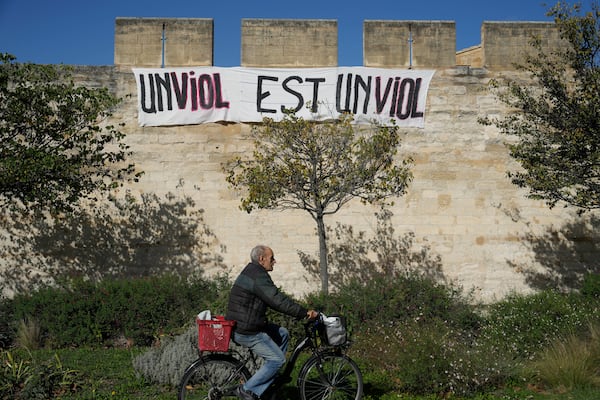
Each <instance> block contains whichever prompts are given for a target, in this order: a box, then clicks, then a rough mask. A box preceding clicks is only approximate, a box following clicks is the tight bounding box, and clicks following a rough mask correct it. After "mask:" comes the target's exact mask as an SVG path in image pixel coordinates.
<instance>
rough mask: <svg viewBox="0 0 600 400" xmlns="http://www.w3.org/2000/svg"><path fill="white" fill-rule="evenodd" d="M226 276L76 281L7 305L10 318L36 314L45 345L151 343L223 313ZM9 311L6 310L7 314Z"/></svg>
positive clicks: (42, 290) (170, 276) (22, 296)
mask: <svg viewBox="0 0 600 400" xmlns="http://www.w3.org/2000/svg"><path fill="white" fill-rule="evenodd" d="M227 282H228V281H227V279H226V278H222V279H219V280H213V281H206V280H202V279H199V278H196V279H191V280H189V281H187V280H186V279H185V278H181V277H178V276H173V275H164V276H155V277H148V278H138V279H130V280H104V281H102V282H100V283H93V282H90V281H82V280H79V281H75V282H74V283H73V284H72V285H71V286H70V287H69V288H67V289H61V288H43V289H40V290H38V291H36V292H33V293H30V294H21V295H18V296H16V297H15V298H14V299H12V300H7V301H5V302H4V303H3V307H6V308H9V310H10V312H9V315H10V316H11V320H13V321H19V320H20V319H22V318H27V317H34V318H35V319H36V320H37V321H38V323H39V326H40V329H41V331H42V335H43V336H44V338H45V344H46V346H50V347H65V346H82V345H104V344H108V345H128V346H130V345H132V344H136V345H150V344H152V343H153V342H154V341H156V340H157V339H158V338H160V337H161V335H163V334H166V333H169V332H172V331H176V330H177V329H179V328H181V327H182V326H184V325H185V324H187V323H190V322H191V321H193V320H194V317H195V315H196V314H197V313H198V312H200V311H202V310H204V309H212V310H214V311H213V312H215V313H217V312H220V313H223V312H224V311H225V304H226V303H225V301H226V296H227V293H228V288H229V285H228V283H227ZM7 314H8V313H7Z"/></svg>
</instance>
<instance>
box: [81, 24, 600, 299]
mask: <svg viewBox="0 0 600 400" xmlns="http://www.w3.org/2000/svg"><path fill="white" fill-rule="evenodd" d="M164 21H166V24H167V26H168V27H169V29H172V28H173V27H177V26H181V29H182V31H185V32H187V33H186V34H184V33H183V32H182V33H181V35H180V36H175V35H173V34H171V35H169V38H168V40H169V46H173V45H175V44H176V43H174V42H175V41H176V40H183V41H184V42H185V43H184V44H182V46H183V48H180V50H178V51H177V53H176V54H175V55H173V54H172V53H169V56H168V57H167V60H169V64H168V65H169V66H172V65H209V64H211V57H212V45H211V44H210V43H211V42H212V40H211V39H209V38H208V36H207V35H209V34H210V32H211V28H209V26H212V22H211V21H208V20H184V21H180V20H159V19H157V20H148V19H131V20H128V19H117V29H116V31H117V38H116V40H115V68H111V67H106V68H104V69H102V70H100V71H99V70H98V68H92V67H89V68H87V67H82V68H79V69H78V70H77V72H78V74H79V76H80V77H81V79H86V82H87V84H90V85H92V84H95V85H104V86H107V87H110V88H113V90H114V91H115V93H116V94H117V95H119V96H126V95H132V96H131V97H130V98H126V100H125V103H124V104H123V106H122V107H121V108H120V109H119V110H117V113H116V114H115V120H117V121H118V122H124V123H125V124H126V125H125V128H124V130H123V131H124V132H125V133H126V134H127V142H128V143H129V145H130V146H131V149H132V150H133V152H134V154H133V161H135V163H136V164H137V166H138V168H139V169H141V170H143V171H144V172H145V175H144V176H143V178H142V180H141V182H139V183H138V184H135V185H132V186H131V187H130V188H129V189H130V190H132V191H133V192H136V193H143V192H156V193H167V192H173V193H176V194H180V195H189V196H191V197H193V198H194V200H195V201H196V203H197V205H198V206H199V207H201V208H203V209H204V210H205V217H206V221H207V223H208V225H209V226H210V228H211V229H212V230H213V231H214V232H215V234H216V237H217V241H216V242H215V248H217V249H219V248H220V249H222V250H223V257H224V261H225V263H226V265H227V266H228V268H229V272H231V274H233V275H235V274H236V273H237V272H238V271H239V270H240V269H241V268H242V267H243V265H245V263H246V262H247V260H248V258H249V251H250V249H251V248H252V247H253V246H254V245H255V244H257V243H265V244H269V245H271V246H272V247H273V249H274V250H275V254H276V258H277V264H276V266H275V271H274V272H273V278H274V280H275V281H276V282H277V283H278V284H280V285H281V286H282V287H283V288H284V289H285V290H286V291H289V292H291V293H295V294H301V293H304V292H306V291H308V290H313V289H316V288H318V283H317V282H316V281H314V280H310V279H307V278H306V273H305V271H304V269H303V267H302V265H301V264H300V261H299V258H298V255H297V250H302V251H304V252H308V253H313V254H316V252H317V250H318V243H317V237H316V235H315V225H314V223H313V221H312V219H311V218H310V217H309V215H308V214H306V213H303V212H300V211H297V212H272V211H266V210H262V211H257V212H254V213H252V214H247V213H245V212H242V211H240V210H239V195H238V194H237V193H235V192H233V191H232V190H231V189H229V188H228V186H227V184H226V182H225V176H224V174H223V172H222V170H221V168H222V163H224V162H225V161H227V160H228V159H230V158H231V157H233V156H236V155H246V154H249V152H250V151H251V150H252V146H251V143H250V142H249V141H248V140H247V139H246V137H245V135H246V134H247V133H248V132H250V129H251V127H250V126H249V125H246V124H217V123H211V124H204V125H195V126H174V127H140V126H138V124H137V111H136V106H135V105H136V100H135V98H136V87H135V81H134V76H133V74H132V73H131V72H130V70H129V66H131V65H132V64H136V65H139V66H154V67H156V66H159V65H160V53H157V49H158V47H157V46H159V44H160V41H158V43H159V44H157V43H156V41H157V39H160V31H161V28H162V23H163V22H164ZM178 24H181V25H178ZM145 25H152V26H151V27H150V26H148V27H145ZM192 25H197V27H196V28H192ZM508 25H510V26H511V27H512V28H511V30H510V32H509V37H508V39H506V40H507V41H509V42H510V43H515V42H517V41H518V40H517V36H518V35H519V33H518V32H521V34H522V33H523V32H525V31H527V30H528V28H529V25H528V24H520V25H519V24H513V23H510V24H508ZM519 27H521V28H523V29H520V30H519V29H518V28H519ZM535 27H536V28H542V27H543V29H547V30H550V31H552V30H553V29H554V28H553V27H552V26H549V25H537V24H536V25H535ZM500 28H502V29H500ZM505 28H506V29H508V28H507V25H499V24H489V25H488V26H486V27H485V28H484V29H483V31H484V33H485V34H484V35H482V37H483V39H485V41H484V42H483V43H482V47H483V48H484V49H485V48H486V45H487V44H488V43H492V44H493V46H494V48H497V49H498V51H500V50H501V49H502V46H501V43H502V42H503V41H502V40H500V39H499V38H494V35H500V34H502V35H504V34H506V30H505ZM336 30H337V25H336V23H335V22H334V21H289V20H284V21H274V20H244V21H243V22H242V32H243V35H244V37H243V38H242V43H243V45H242V58H241V59H242V64H243V65H246V66H258V65H260V66H263V67H267V66H273V67H275V66H277V67H282V66H290V67H292V66H295V67H297V66H302V67H308V66H331V65H335V64H336V62H337V52H336V51H335V50H334V48H335V47H337V39H336V38H337V34H336V33H335V32H336ZM143 32H146V33H148V32H150V33H151V35H149V36H145V34H144V35H142V33H143ZM285 32H288V33H293V37H294V38H295V39H294V40H295V42H294V46H293V48H290V49H289V51H288V49H287V47H286V43H288V44H289V43H290V42H289V40H291V39H283V37H284V33H285ZM408 32H412V34H413V38H414V42H413V54H414V58H413V60H412V66H413V67H415V68H428V69H435V70H436V73H435V75H434V78H433V80H432V83H431V86H430V90H429V96H428V100H427V108H426V115H425V128H424V129H412V130H406V132H405V136H404V140H403V144H402V148H401V152H402V155H412V156H413V157H414V159H415V165H414V169H413V173H414V181H413V183H412V184H411V186H410V189H409V191H408V194H407V195H405V196H403V197H401V198H399V199H397V201H396V204H395V206H394V207H393V208H392V211H393V213H394V216H393V223H394V228H395V229H396V233H397V234H398V235H402V234H404V233H407V232H414V234H415V238H416V244H417V246H430V248H431V252H432V254H435V255H439V256H440V257H441V261H442V264H443V266H444V273H445V274H446V276H447V277H448V278H450V279H455V280H457V281H458V282H460V283H462V284H464V285H465V286H466V287H473V288H474V289H475V293H476V294H477V296H478V298H480V299H484V300H490V299H493V298H496V297H501V296H503V295H505V294H506V293H508V292H509V291H511V290H519V291H522V290H528V286H527V285H526V284H525V281H524V277H523V275H522V274H521V273H520V272H521V269H522V268H523V266H538V267H543V266H545V265H544V263H543V262H541V261H540V254H538V253H537V252H536V248H535V246H534V245H532V243H531V241H530V240H529V239H530V238H531V237H535V238H543V237H545V236H546V235H547V234H548V233H552V232H560V231H561V230H562V229H563V226H564V224H566V223H567V222H569V221H571V220H572V219H573V218H574V217H573V215H572V213H571V212H569V211H568V210H567V209H563V208H556V209H553V210H549V209H548V208H547V207H546V206H545V205H544V204H542V203H541V202H539V201H533V200H528V199H526V197H525V195H526V192H525V191H524V190H520V189H518V188H516V187H515V186H514V185H512V184H511V183H510V182H509V180H508V179H507V177H506V171H507V169H509V168H515V167H516V165H515V163H514V162H513V161H512V160H511V158H510V157H509V155H508V154H507V150H506V148H505V146H504V144H503V142H504V141H505V140H506V138H505V137H502V136H501V135H500V134H499V132H498V131H497V130H496V129H495V128H494V127H486V126H482V125H480V124H479V123H478V122H477V119H478V117H482V116H486V115H490V116H498V115H501V114H502V113H504V112H505V111H506V110H504V108H503V107H502V105H501V104H500V103H499V102H498V101H497V100H496V99H495V98H494V97H493V96H492V95H491V94H490V93H489V92H488V91H487V90H486V88H487V84H488V82H489V81H490V79H492V78H494V77H497V76H499V75H501V74H503V73H506V71H507V70H508V69H510V64H509V63H508V61H510V59H511V57H512V58H513V59H514V57H515V55H514V53H513V51H511V52H504V53H502V54H503V57H504V59H503V60H504V61H502V62H500V61H499V59H498V58H495V57H494V56H493V55H492V54H490V52H489V51H486V52H485V61H484V63H489V64H490V66H493V67H498V66H499V65H502V66H503V68H504V69H497V68H495V69H488V68H474V67H473V66H456V65H455V64H454V63H455V61H453V60H454V58H453V57H454V56H455V50H454V48H453V46H454V45H453V43H454V38H455V34H454V23H451V22H439V21H433V22H428V21H423V22H422V21H411V22H405V21H367V22H365V25H364V48H365V56H364V58H365V60H364V64H365V65H366V66H378V67H394V68H406V67H407V66H408V64H407V63H409V60H408V59H407V47H406V46H407V42H406V39H407V33H408ZM176 37H179V38H181V39H175V38H176ZM184 38H185V39H184ZM400 39H401V40H400ZM147 40H148V41H151V42H152V43H151V45H148V46H147V45H146V43H145V41H147ZM522 40H524V38H522ZM394 43H398V48H397V49H396V48H395V47H394V46H393V44H394ZM334 45H335V46H334ZM197 46H203V48H204V52H203V51H199V50H197V49H196V47H197ZM313 46H314V51H313ZM187 47H190V48H193V49H195V50H194V51H192V50H191V49H187ZM148 48H151V49H152V50H151V51H150V50H147V49H148ZM270 49H272V54H269V50H270ZM150 53H151V54H150ZM184 55H185V56H184ZM511 73H514V71H512V72H511ZM376 210H377V209H376V208H375V207H371V206H364V205H362V204H360V203H359V202H358V201H356V202H353V203H350V204H348V205H347V207H345V208H344V209H343V210H342V211H341V212H339V213H338V214H336V215H335V216H333V217H331V218H328V219H327V220H326V223H327V224H328V225H330V226H333V225H334V224H335V222H342V223H346V224H351V225H352V226H353V227H354V230H355V232H358V231H366V232H367V235H369V234H372V233H373V231H374V228H375V223H376V220H375V218H374V212H375V211H376ZM527 238H529V239H527ZM588 239H589V238H588ZM209 272H210V271H209Z"/></svg>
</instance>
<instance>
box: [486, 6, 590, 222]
mask: <svg viewBox="0 0 600 400" xmlns="http://www.w3.org/2000/svg"><path fill="white" fill-rule="evenodd" d="M548 15H549V16H552V17H554V20H555V23H556V26H557V28H558V30H559V32H560V36H561V38H562V40H563V43H564V46H563V47H561V48H560V49H558V50H556V51H554V52H550V51H547V50H545V49H544V40H543V39H544V38H540V37H536V38H534V39H533V40H532V49H533V51H534V54H532V55H527V56H526V57H525V62H524V63H523V64H521V65H518V66H517V68H518V70H520V71H523V72H525V73H527V74H528V75H529V76H530V77H531V79H532V83H523V82H522V81H519V80H518V78H513V79H511V78H508V79H506V80H503V81H495V87H496V88H499V89H500V90H499V91H498V97H499V99H500V100H501V101H502V102H503V103H505V104H506V105H507V106H509V107H510V108H511V109H512V110H514V112H512V113H511V114H510V115H508V116H506V117H504V118H500V119H494V120H490V119H483V120H482V122H483V123H487V124H490V123H491V124H494V125H496V126H497V127H498V128H499V129H500V130H501V131H502V132H503V133H505V134H507V135H509V136H510V137H511V141H510V142H509V143H508V149H509V151H510V155H511V156H512V157H513V158H514V159H515V160H517V161H518V162H519V164H520V165H521V167H522V170H518V171H511V172H509V177H510V178H511V180H512V182H513V183H514V184H516V185H518V186H519V187H523V188H528V189H529V191H530V193H529V197H531V198H534V199H541V200H544V201H545V202H546V203H547V204H548V206H549V207H554V206H555V205H556V204H558V203H562V204H563V205H569V206H574V207H576V208H577V209H578V210H579V211H580V212H582V211H586V210H591V209H597V208H600V184H599V179H598V177H599V176H600V125H599V123H598V121H600V7H599V5H598V3H597V2H596V1H594V2H591V7H590V11H588V12H585V13H584V12H583V11H582V8H581V6H580V5H575V6H569V5H568V4H566V3H564V2H559V3H557V5H556V6H554V7H553V8H551V9H550V11H549V13H548ZM512 139H515V140H514V141H513V140H512Z"/></svg>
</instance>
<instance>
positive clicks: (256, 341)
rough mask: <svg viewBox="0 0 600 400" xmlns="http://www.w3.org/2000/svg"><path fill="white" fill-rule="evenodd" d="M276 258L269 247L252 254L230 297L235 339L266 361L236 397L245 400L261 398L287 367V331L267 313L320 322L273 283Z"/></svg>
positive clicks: (253, 250)
mask: <svg viewBox="0 0 600 400" xmlns="http://www.w3.org/2000/svg"><path fill="white" fill-rule="evenodd" d="M273 265H275V256H274V254H273V250H272V249H271V248H270V247H268V246H263V245H259V246H256V247H254V248H253V249H252V251H251V252H250V263H249V264H248V265H246V267H245V268H244V269H243V270H242V272H241V273H240V275H239V276H238V277H237V279H236V280H235V283H234V284H233V287H232V288H231V292H230V294H229V304H228V306H227V315H226V317H225V318H226V319H228V320H234V321H236V325H235V330H234V335H233V339H234V341H235V342H236V343H238V344H240V345H242V346H245V347H248V348H249V349H250V350H252V351H253V352H254V353H255V354H256V355H258V356H260V357H262V358H263V359H264V361H265V362H264V364H263V365H262V367H260V368H259V370H258V371H256V373H255V374H254V375H253V376H252V377H251V378H250V379H249V380H248V381H247V382H246V383H244V384H242V385H240V386H239V387H238V389H237V391H236V395H237V396H238V397H239V398H241V399H244V400H253V399H256V398H260V396H261V395H262V394H263V393H264V392H265V391H266V390H267V388H268V387H269V386H270V385H271V383H273V381H274V380H275V377H276V375H277V372H278V371H279V369H280V368H281V367H282V366H283V364H285V360H286V359H285V354H286V352H287V347H288V344H289V332H288V330H287V329H286V328H284V327H282V326H279V325H276V324H273V323H270V322H269V321H268V320H267V309H268V308H271V309H274V310H276V311H279V312H281V313H284V314H287V315H290V316H292V317H296V318H298V319H301V318H305V317H306V318H310V319H313V318H316V317H317V316H318V312H317V311H315V310H308V309H307V308H305V307H304V306H302V305H300V304H298V303H297V302H295V301H294V300H292V299H291V298H290V297H288V296H286V295H285V294H284V293H282V292H281V291H279V289H278V288H277V286H275V284H274V283H273V281H272V280H271V277H270V275H269V272H271V271H273Z"/></svg>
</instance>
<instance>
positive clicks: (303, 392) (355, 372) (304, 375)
mask: <svg viewBox="0 0 600 400" xmlns="http://www.w3.org/2000/svg"><path fill="white" fill-rule="evenodd" d="M298 389H299V390H300V398H301V399H302V400H315V399H321V400H359V399H360V398H362V394H363V380H362V374H361V372H360V369H358V366H357V365H356V363H355V362H354V361H353V360H352V359H351V358H350V357H348V356H346V355H342V354H336V353H334V352H333V351H332V352H329V353H324V354H321V355H320V356H311V357H310V358H309V359H308V361H307V362H306V364H304V366H303V367H302V371H300V374H299V375H298Z"/></svg>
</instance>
